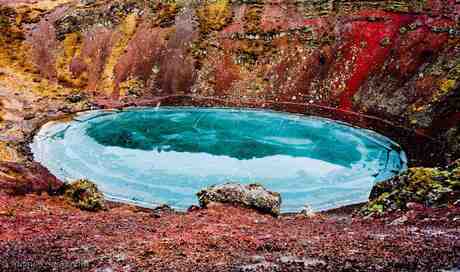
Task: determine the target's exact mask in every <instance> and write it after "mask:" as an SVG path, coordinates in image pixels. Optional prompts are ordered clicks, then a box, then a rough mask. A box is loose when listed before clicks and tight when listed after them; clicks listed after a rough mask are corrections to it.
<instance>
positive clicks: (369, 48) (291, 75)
mask: <svg viewBox="0 0 460 272" xmlns="http://www.w3.org/2000/svg"><path fill="white" fill-rule="evenodd" d="M459 18H460V4H459V3H458V1H455V0H445V1H440V0H417V1H332V0H316V1H294V0H293V1H282V0H271V1H257V0H254V1H247V0H235V1H230V0H216V1H185V0H183V1H179V0H176V1H174V0H170V1H167V0H158V1H151V0H150V1H140V0H126V1H99V0H84V1H83V0H82V1H67V0H59V1H46V0H45V1H5V0H0V63H1V66H0V67H1V68H0V82H1V83H0V84H3V85H2V86H4V88H5V89H7V88H9V89H11V88H12V87H11V86H15V84H17V83H18V82H22V85H21V86H22V89H21V90H23V92H31V93H33V94H34V95H36V96H38V97H50V96H54V97H60V96H65V97H68V95H69V94H70V93H72V95H74V96H75V94H77V95H82V96H84V97H87V98H88V100H89V101H92V102H94V101H105V102H104V103H105V104H106V105H117V104H119V103H128V102H129V101H141V100H142V101H154V100H155V99H158V98H159V97H171V96H186V97H189V98H190V97H192V98H193V97H195V98H203V99H207V101H210V102H209V103H211V104H215V105H229V104H230V105H256V106H258V107H264V106H266V105H285V106H286V105H287V106H286V107H299V106H301V107H302V109H307V108H313V109H314V108H321V109H330V110H331V112H332V113H329V115H330V117H333V118H334V115H335V114H340V113H347V114H349V113H351V114H356V116H364V115H366V116H372V117H376V118H378V119H380V120H385V121H390V122H392V123H394V124H397V125H400V126H403V127H407V128H410V129H411V130H413V131H415V132H416V133H418V134H421V135H425V136H427V137H429V138H436V139H438V138H439V139H441V142H440V143H441V145H445V147H446V149H447V150H448V152H449V153H450V155H451V156H453V157H458V156H459V150H460V148H459V147H458V143H459V142H460V140H459V137H460V136H459V131H460V130H459V128H458V124H459V120H460V89H459V76H460V42H459V41H460V28H459ZM13 76H14V78H15V79H14V80H12V77H13ZM18 78H19V79H18ZM7 83H8V84H9V85H8V84H7Z"/></svg>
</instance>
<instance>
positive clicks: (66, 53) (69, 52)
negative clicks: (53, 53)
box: [56, 33, 86, 87]
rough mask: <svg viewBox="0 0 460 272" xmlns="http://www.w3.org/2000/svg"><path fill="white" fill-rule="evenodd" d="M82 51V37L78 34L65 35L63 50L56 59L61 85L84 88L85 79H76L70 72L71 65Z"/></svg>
mask: <svg viewBox="0 0 460 272" xmlns="http://www.w3.org/2000/svg"><path fill="white" fill-rule="evenodd" d="M80 49H81V37H80V34H78V33H70V34H67V35H65V38H64V41H63V49H62V50H61V52H60V53H59V54H58V56H57V58H56V67H57V73H58V80H59V82H61V83H64V84H67V85H72V86H75V87H83V86H84V84H85V81H86V80H85V78H84V77H83V76H80V77H78V78H75V77H74V76H73V75H72V73H71V72H70V63H71V62H72V59H73V57H74V56H75V55H77V54H79V52H80Z"/></svg>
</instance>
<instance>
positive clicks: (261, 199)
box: [197, 183, 281, 215]
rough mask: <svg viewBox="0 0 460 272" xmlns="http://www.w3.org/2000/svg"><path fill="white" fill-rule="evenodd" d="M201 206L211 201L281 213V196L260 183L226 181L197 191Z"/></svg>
mask: <svg viewBox="0 0 460 272" xmlns="http://www.w3.org/2000/svg"><path fill="white" fill-rule="evenodd" d="M197 196H198V200H199V202H200V206H201V207H204V208H205V207H207V206H208V204H209V203H212V202H219V203H230V204H234V205H241V206H243V207H247V208H253V209H255V210H258V211H260V212H263V213H270V214H272V215H279V213H280V206H281V196H280V194H278V193H276V192H270V191H268V190H267V189H265V188H264V187H263V186H262V185H260V184H248V185H243V184H238V183H226V184H221V185H213V186H210V187H208V188H206V189H204V190H202V191H200V192H198V193H197Z"/></svg>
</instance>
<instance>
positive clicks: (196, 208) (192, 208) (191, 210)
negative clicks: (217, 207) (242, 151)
mask: <svg viewBox="0 0 460 272" xmlns="http://www.w3.org/2000/svg"><path fill="white" fill-rule="evenodd" d="M199 209H200V207H198V206H197V205H191V206H190V207H188V209H187V212H194V211H198V210H199Z"/></svg>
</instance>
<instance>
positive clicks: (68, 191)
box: [64, 179, 105, 211]
mask: <svg viewBox="0 0 460 272" xmlns="http://www.w3.org/2000/svg"><path fill="white" fill-rule="evenodd" d="M64 195H65V197H67V198H68V199H69V200H70V201H71V202H73V203H75V205H76V206H77V207H78V208H80V209H82V210H87V211H99V210H104V209H105V205H104V195H103V194H102V193H101V192H100V191H99V189H98V188H97V186H96V184H94V183H93V182H91V181H89V180H87V179H80V180H77V181H74V182H72V183H70V184H68V185H66V186H65V189H64Z"/></svg>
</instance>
